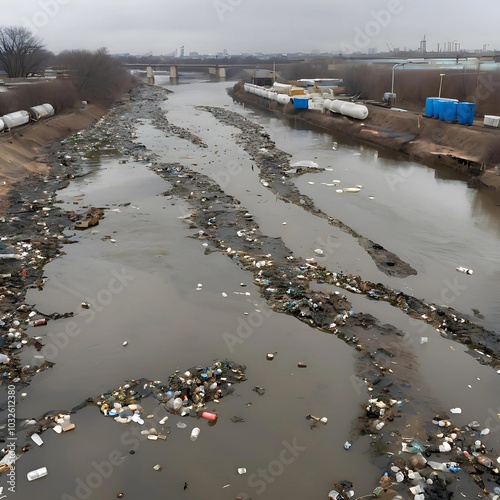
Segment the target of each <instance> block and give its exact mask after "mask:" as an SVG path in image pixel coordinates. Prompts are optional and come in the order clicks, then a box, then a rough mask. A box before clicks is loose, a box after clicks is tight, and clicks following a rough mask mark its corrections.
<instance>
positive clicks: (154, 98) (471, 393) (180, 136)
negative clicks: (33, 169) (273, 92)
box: [0, 76, 500, 500]
mask: <svg viewBox="0 0 500 500" xmlns="http://www.w3.org/2000/svg"><path fill="white" fill-rule="evenodd" d="M183 78H184V77H182V78H181V84H179V85H170V84H169V83H168V78H167V77H163V80H162V77H161V76H157V87H149V88H148V87H145V88H142V89H140V90H137V91H135V93H134V92H133V93H132V99H131V100H130V101H125V102H124V103H122V104H121V105H120V106H116V107H115V108H114V109H113V110H112V111H111V112H110V113H109V115H106V116H104V117H103V118H102V119H101V120H100V121H99V122H98V123H97V124H96V125H95V126H94V127H91V129H92V130H91V131H90V132H89V131H82V132H80V133H78V134H76V135H75V136H74V137H73V138H68V139H66V140H65V141H62V143H60V144H57V145H54V146H53V147H52V148H51V155H52V157H53V159H54V161H58V160H57V159H59V160H60V159H61V158H66V159H67V161H66V162H65V163H66V166H65V170H64V171H63V172H64V174H65V175H66V174H71V177H74V178H72V179H71V180H70V182H69V183H67V185H66V187H64V188H63V189H59V190H58V191H57V192H56V194H55V195H54V196H53V198H52V199H51V200H50V203H51V205H50V207H51V208H52V210H54V211H56V210H57V211H62V212H65V213H74V214H76V216H75V217H79V220H82V219H84V218H85V216H86V213H87V211H88V210H89V208H91V207H95V208H99V209H102V217H101V219H100V220H99V223H98V224H97V225H94V226H92V227H89V228H88V229H84V230H75V228H74V227H75V225H74V223H72V224H71V225H68V226H67V228H66V229H65V231H64V235H65V238H66V239H67V240H70V241H71V243H73V244H69V242H68V243H67V244H64V245H63V246H62V248H61V250H62V255H61V256H60V257H59V258H56V259H54V260H52V261H51V262H50V263H48V264H47V265H45V267H44V270H43V284H41V285H40V286H38V287H31V288H30V289H29V290H28V292H27V293H26V297H25V300H24V303H25V304H27V305H28V306H29V308H30V309H32V310H34V311H36V312H37V313H38V316H36V317H48V318H49V320H48V321H47V324H46V325H41V326H39V327H36V328H35V327H33V326H24V329H25V330H26V332H27V334H28V335H29V336H30V338H32V339H33V338H36V340H37V341H38V343H37V344H36V348H35V347H34V346H33V345H32V342H31V341H30V342H29V343H28V344H29V345H28V346H26V347H23V348H22V349H20V351H19V353H18V354H16V355H17V356H18V357H19V359H20V363H21V364H22V365H30V366H38V365H40V364H41V363H42V362H43V361H48V362H50V365H51V366H50V367H49V368H47V369H45V370H43V371H40V372H39V373H35V374H33V375H32V376H31V377H30V380H29V383H27V382H26V383H25V384H22V383H20V384H19V385H16V391H15V392H16V418H17V447H18V450H17V456H18V460H17V461H16V462H15V471H16V484H15V492H16V494H17V495H18V498H37V499H39V500H54V499H63V500H64V499H66V500H70V499H87V498H90V499H103V500H104V499H110V498H117V497H118V498H122V497H123V498H126V499H142V498H151V499H157V498H158V499H159V498H172V499H181V498H184V499H208V498H211V499H220V500H224V499H228V500H229V499H236V498H240V499H250V498H251V499H254V500H255V499H257V498H262V499H282V498H283V499H284V498H287V499H288V498H289V499H326V498H328V497H329V496H328V495H329V494H330V495H331V498H339V499H341V498H349V497H351V498H354V499H356V498H359V497H362V496H364V495H370V496H371V494H372V492H373V491H374V490H375V491H376V495H378V496H379V497H380V498H404V499H406V498H420V499H424V498H436V499H438V498H448V497H449V493H451V492H453V493H454V498H470V499H473V498H493V496H492V495H494V490H495V488H498V484H496V483H495V480H496V479H497V478H498V477H499V475H498V474H497V472H498V470H497V469H496V465H498V466H499V467H500V464H498V462H497V457H500V420H499V412H500V391H498V385H499V383H500V375H499V373H498V370H500V366H499V364H498V363H497V360H498V359H499V352H498V349H499V348H498V347H497V346H496V343H497V338H496V335H497V331H496V330H497V327H498V324H499V320H500V293H499V288H498V282H499V281H498V280H499V277H500V254H499V252H498V248H499V240H500V213H499V211H500V205H499V204H500V198H499V196H498V193H496V192H495V191H494V190H489V189H485V188H472V187H469V186H468V184H467V179H466V178H464V177H462V176H460V175H459V174H457V173H456V172H452V171H450V170H446V169H444V170H442V169H436V168H429V167H426V166H423V165H420V164H416V163H411V162H409V161H408V160H406V159H404V158H400V157H398V156H397V155H395V154H392V153H391V154H389V153H387V152H384V151H378V150H377V149H375V148H373V147H370V146H366V145H360V144H357V143H352V142H349V141H346V140H344V139H342V138H339V137H334V136H332V135H330V134H327V133H322V132H318V131H314V130H312V129H310V128H307V127H305V126H302V125H300V124H295V123H287V122H285V121H283V120H282V119H279V118H278V117H276V116H274V115H272V114H266V113H264V112H261V111H255V110H252V109H249V108H246V107H245V106H243V105H242V104H240V103H238V102H236V101H233V99H232V98H231V97H230V95H229V94H228V88H230V87H231V86H232V83H231V82H218V83H214V82H209V81H204V80H203V79H201V78H186V79H183ZM166 89H168V90H169V91H170V92H171V93H167V92H166ZM89 134H90V136H89ZM273 168H274V169H275V170H274V171H273V170H272V169H273ZM61 175H62V174H61ZM51 194H52V193H51V192H48V191H45V192H44V187H43V185H42V186H41V187H39V189H38V191H35V192H34V193H32V195H31V196H32V200H35V199H37V198H38V199H42V198H44V197H45V198H47V197H49V196H50V195H51ZM47 202H48V201H47ZM44 203H45V201H44ZM461 267H463V268H465V269H468V270H470V271H472V272H471V273H470V274H468V273H467V272H459V271H458V270H457V268H461ZM356 277H359V278H356ZM413 298H415V301H413V300H412V299H413ZM56 313H57V314H56ZM54 315H56V317H59V318H58V319H54V318H55V316H54ZM454 323H456V324H457V325H466V326H467V331H465V333H464V332H463V331H462V330H460V329H457V328H455V326H454ZM476 335H478V336H476ZM52 363H53V365H52ZM188 372H189V373H188ZM174 374H176V376H173V375H174ZM179 377H180V378H181V379H182V380H181V382H180V385H178V386H176V387H174V385H175V384H179ZM21 378H22V377H21ZM17 382H19V381H17ZM10 383H11V385H9V387H11V386H12V384H14V385H15V383H14V382H12V381H11V382H10ZM194 387H198V392H196V391H194V390H193V388H194ZM200 388H201V389H200ZM176 389H179V391H180V392H179V391H178V392H177V393H176ZM219 389H220V390H221V391H222V392H219ZM200 391H201V392H200ZM200 394H201V396H200ZM200 397H201V399H202V402H204V405H202V404H199V403H198V404H196V403H195V401H198V399H199V398H200ZM178 398H180V399H179V401H180V404H181V406H180V408H178V406H175V408H174V407H173V406H172V405H173V404H174V403H173V401H175V400H176V399H178ZM194 398H196V399H194ZM182 399H184V401H182ZM129 403H130V404H132V407H131V408H126V411H125V412H124V408H125V407H127V405H128V404H129ZM134 404H135V405H136V406H133V405H134ZM367 408H370V411H369V410H368V409H367ZM3 410H4V418H6V414H5V411H6V408H5V407H4V408H3ZM372 410H373V411H372ZM380 410H383V411H380ZM202 411H205V415H204V416H201V412H202ZM375 413H376V414H375ZM68 414H69V415H70V422H71V424H74V426H75V427H74V429H68V430H71V432H60V430H61V429H60V428H58V429H57V430H59V432H54V426H55V425H56V424H57V423H58V422H59V420H60V418H59V415H68ZM120 415H121V418H120ZM214 415H216V417H214ZM113 416H118V418H117V419H115V418H113ZM132 417H133V418H132ZM166 417H168V418H166ZM200 417H201V418H200ZM61 418H62V417H61ZM433 421H434V422H433ZM60 422H62V420H60ZM60 422H59V423H60ZM67 422H68V421H66V424H67ZM61 425H63V427H64V424H61ZM196 429H197V430H196ZM193 430H195V431H194V433H193ZM198 430H199V435H198ZM33 432H36V433H37V434H38V435H39V436H40V437H41V439H42V440H43V444H42V445H41V446H37V444H35V443H34V442H33V440H32V438H31V437H30V435H31V434H33ZM196 436H197V437H196ZM450 436H451V437H450ZM447 438H448V439H447ZM478 442H479V444H478ZM443 443H449V444H450V446H449V447H448V448H449V449H448V448H444V449H441V448H440V447H442V446H443ZM5 444H8V441H6V443H5ZM25 445H27V446H28V448H26V449H25V450H24V451H22V450H21V448H23V447H24V446H25ZM405 450H409V451H405ZM425 451H427V453H425ZM417 455H418V456H419V457H421V460H420V461H414V462H412V464H411V465H410V463H409V461H410V459H411V458H412V457H415V456H417ZM485 457H489V458H490V459H491V460H492V462H493V465H492V464H488V463H486V462H485V460H484V458H485ZM425 461H428V462H429V463H430V464H431V465H429V463H427V464H425V463H424V462H425ZM450 462H452V463H453V466H452V467H451V471H450V470H449V465H448V466H443V467H442V468H441V470H438V469H439V467H438V465H437V464H436V463H439V464H445V463H448V464H449V463H450ZM432 464H434V465H432ZM43 468H46V472H47V474H46V475H44V476H43V477H40V478H38V479H36V480H32V481H28V479H27V473H28V472H30V471H35V470H39V469H42V474H45V471H44V470H43ZM443 469H444V470H443ZM416 471H419V472H416ZM495 471H497V472H495ZM384 473H387V477H388V478H390V482H392V483H393V484H392V485H391V486H390V487H386V488H385V489H386V490H387V491H384V488H378V489H376V488H377V487H378V486H379V484H381V485H384V486H385V484H384V482H383V481H381V478H382V477H383V475H384ZM398 474H399V475H398ZM415 474H417V476H415ZM419 476H420V477H421V478H422V479H419ZM8 479H9V477H8V476H7V474H4V475H2V476H1V477H0V485H2V486H3V488H4V490H3V492H4V493H8V495H9V496H8V498H10V497H11V496H10V495H11V494H10V493H9V490H8V487H9V484H8V483H7V480H8ZM342 481H345V483H344V484H343V485H342V484H341V483H342ZM380 481H381V482H380ZM349 482H352V484H353V486H352V488H351V486H350V484H349ZM379 482H380V483H379ZM418 485H420V486H418ZM417 486H418V487H417ZM424 487H427V488H428V491H427V490H426V491H425V492H424ZM410 488H413V490H410ZM418 488H420V489H421V492H420V490H419V489H418ZM343 489H344V490H345V491H342V490H343ZM352 490H353V491H354V493H350V492H349V491H352ZM398 495H399V496H398ZM418 495H422V496H420V497H419V496H418ZM488 495H490V497H488ZM12 497H13V498H15V495H12ZM2 498H3V497H2Z"/></svg>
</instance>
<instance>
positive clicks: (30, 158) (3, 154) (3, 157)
mask: <svg viewBox="0 0 500 500" xmlns="http://www.w3.org/2000/svg"><path fill="white" fill-rule="evenodd" d="M105 112H106V108H104V107H101V106H98V105H89V106H87V107H86V108H84V109H79V110H78V111H75V112H72V113H64V114H61V115H56V116H54V117H52V118H48V119H45V120H42V121H39V122H36V123H33V122H31V123H29V124H27V125H25V126H23V127H20V128H16V129H14V130H12V131H9V132H4V133H3V134H1V135H0V200H1V201H0V210H3V209H5V208H6V207H7V206H8V201H7V193H8V192H9V190H10V189H11V187H12V186H13V184H14V183H18V182H22V180H23V179H24V178H26V177H27V176H37V175H44V174H47V173H48V170H49V167H48V165H46V164H45V163H44V161H43V157H44V153H43V151H42V148H43V147H45V146H47V145H49V144H51V143H53V142H54V141H57V140H61V139H63V138H64V137H67V136H70V135H72V134H73V133H75V132H77V131H79V130H82V129H84V128H86V127H88V126H89V125H90V124H91V123H93V122H94V121H95V120H97V119H98V118H100V117H101V116H102V115H103V114H105Z"/></svg>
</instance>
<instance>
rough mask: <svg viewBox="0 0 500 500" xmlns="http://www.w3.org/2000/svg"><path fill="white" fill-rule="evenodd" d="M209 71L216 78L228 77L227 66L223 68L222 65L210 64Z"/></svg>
mask: <svg viewBox="0 0 500 500" xmlns="http://www.w3.org/2000/svg"><path fill="white" fill-rule="evenodd" d="M208 72H209V73H210V75H213V76H214V77H215V78H221V79H224V78H226V68H221V67H220V66H209V68H208Z"/></svg>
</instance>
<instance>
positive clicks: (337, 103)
mask: <svg viewBox="0 0 500 500" xmlns="http://www.w3.org/2000/svg"><path fill="white" fill-rule="evenodd" d="M344 103H345V101H341V100H340V99H334V100H333V101H332V102H331V103H330V111H331V112H332V113H340V108H341V107H342V104H344Z"/></svg>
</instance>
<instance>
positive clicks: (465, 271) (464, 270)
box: [457, 266, 474, 274]
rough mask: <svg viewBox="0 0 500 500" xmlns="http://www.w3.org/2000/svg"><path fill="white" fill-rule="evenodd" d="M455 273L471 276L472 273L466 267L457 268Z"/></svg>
mask: <svg viewBox="0 0 500 500" xmlns="http://www.w3.org/2000/svg"><path fill="white" fill-rule="evenodd" d="M457 271H458V272H459V273H464V274H472V273H473V272H474V271H473V270H472V269H467V268H466V267H462V266H458V267H457Z"/></svg>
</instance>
